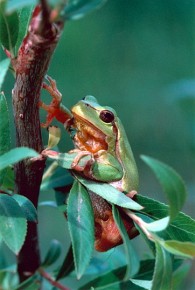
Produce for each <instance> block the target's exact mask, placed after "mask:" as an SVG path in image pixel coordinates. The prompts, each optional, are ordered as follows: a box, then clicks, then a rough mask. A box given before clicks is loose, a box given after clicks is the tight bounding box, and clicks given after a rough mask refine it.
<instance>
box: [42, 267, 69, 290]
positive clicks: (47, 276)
mask: <svg viewBox="0 0 195 290" xmlns="http://www.w3.org/2000/svg"><path fill="white" fill-rule="evenodd" d="M39 273H40V274H41V276H42V277H43V278H45V279H46V280H47V281H49V283H50V284H51V285H53V286H54V287H56V288H58V289H60V290H69V289H68V288H67V287H65V286H63V285H62V284H60V283H59V282H58V281H56V280H54V279H53V278H52V277H51V276H50V275H49V274H48V273H47V272H45V271H44V270H43V269H42V268H40V269H39Z"/></svg>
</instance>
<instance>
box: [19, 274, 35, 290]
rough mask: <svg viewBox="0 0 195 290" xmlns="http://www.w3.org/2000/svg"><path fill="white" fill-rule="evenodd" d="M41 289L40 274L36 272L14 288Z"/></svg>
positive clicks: (25, 289)
mask: <svg viewBox="0 0 195 290" xmlns="http://www.w3.org/2000/svg"><path fill="white" fill-rule="evenodd" d="M38 289H40V276H39V275H38V274H34V275H33V276H31V277H30V278H28V279H27V280H25V281H24V282H22V283H21V284H19V285H18V286H16V287H15V288H14V290H38Z"/></svg>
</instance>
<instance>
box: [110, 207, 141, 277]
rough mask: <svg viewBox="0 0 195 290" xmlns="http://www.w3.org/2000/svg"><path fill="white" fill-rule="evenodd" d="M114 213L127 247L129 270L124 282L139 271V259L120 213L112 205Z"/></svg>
mask: <svg viewBox="0 0 195 290" xmlns="http://www.w3.org/2000/svg"><path fill="white" fill-rule="evenodd" d="M112 213H113V217H114V221H115V223H116V225H117V227H118V229H119V231H120V234H121V237H122V239H123V244H124V247H125V256H126V259H127V270H126V273H125V276H124V279H123V280H124V281H127V280H129V278H130V277H132V276H134V275H135V274H136V273H137V272H138V270H139V258H138V256H137V254H136V252H135V249H134V248H133V246H132V243H131V240H130V239H129V236H128V234H127V231H126V228H125V226H124V224H123V222H122V219H121V217H120V214H119V211H118V209H117V208H116V206H114V205H112Z"/></svg>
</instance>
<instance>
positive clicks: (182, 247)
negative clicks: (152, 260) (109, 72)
mask: <svg viewBox="0 0 195 290" xmlns="http://www.w3.org/2000/svg"><path fill="white" fill-rule="evenodd" d="M160 244H161V246H162V247H163V248H165V249H166V250H167V251H168V252H170V253H172V254H174V255H179V256H183V257H185V258H191V259H192V258H194V257H195V243H190V242H178V241H174V240H170V241H163V240H161V241H160Z"/></svg>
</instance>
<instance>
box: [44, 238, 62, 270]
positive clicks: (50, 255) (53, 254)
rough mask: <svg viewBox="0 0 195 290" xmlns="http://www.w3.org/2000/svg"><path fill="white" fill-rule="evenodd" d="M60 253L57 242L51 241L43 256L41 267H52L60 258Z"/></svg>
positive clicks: (60, 248)
mask: <svg viewBox="0 0 195 290" xmlns="http://www.w3.org/2000/svg"><path fill="white" fill-rule="evenodd" d="M61 252H62V247H61V244H60V242H58V241H57V240H53V241H51V244H50V248H49V250H48V252H47V254H46V256H45V259H44V261H43V263H42V266H43V267H48V266H50V265H52V264H53V263H54V262H56V260H57V259H58V258H59V257H60V255H61Z"/></svg>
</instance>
